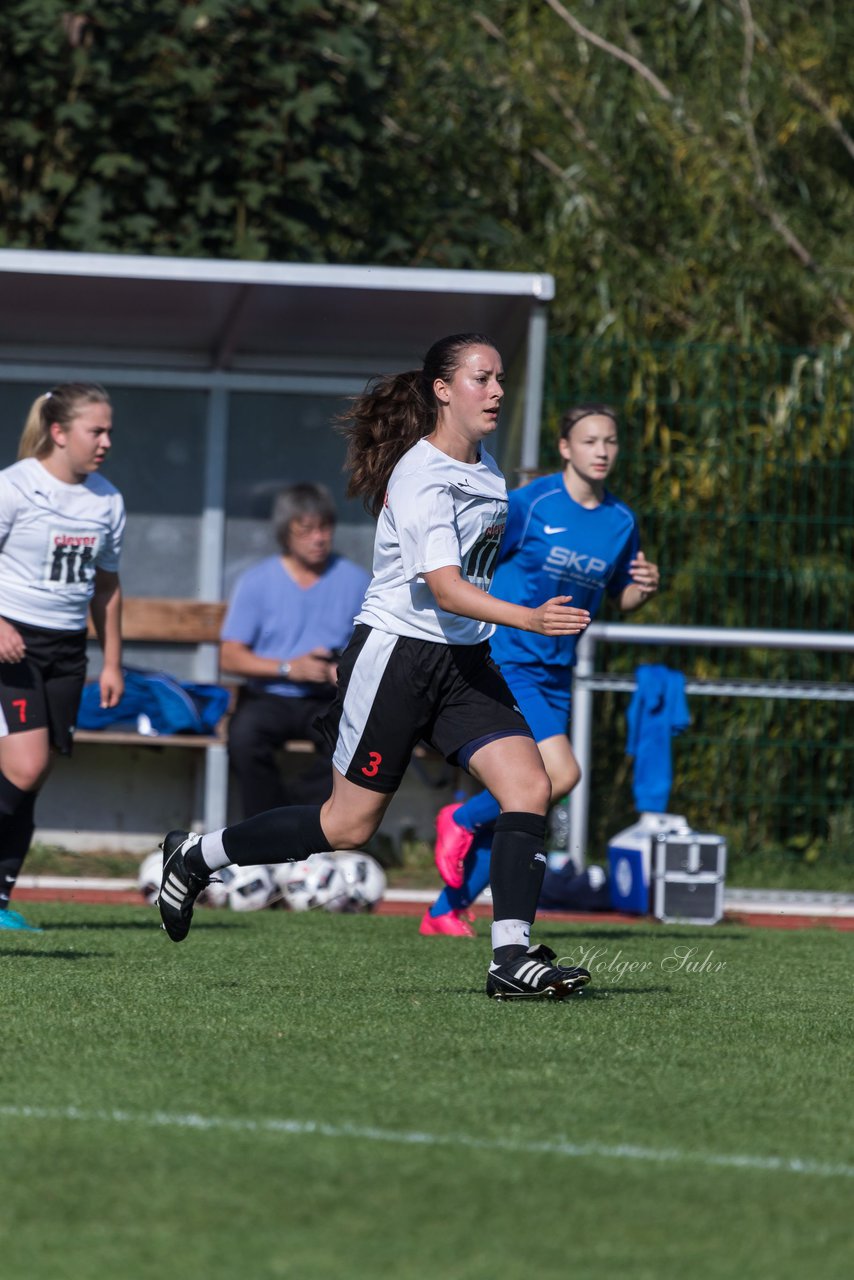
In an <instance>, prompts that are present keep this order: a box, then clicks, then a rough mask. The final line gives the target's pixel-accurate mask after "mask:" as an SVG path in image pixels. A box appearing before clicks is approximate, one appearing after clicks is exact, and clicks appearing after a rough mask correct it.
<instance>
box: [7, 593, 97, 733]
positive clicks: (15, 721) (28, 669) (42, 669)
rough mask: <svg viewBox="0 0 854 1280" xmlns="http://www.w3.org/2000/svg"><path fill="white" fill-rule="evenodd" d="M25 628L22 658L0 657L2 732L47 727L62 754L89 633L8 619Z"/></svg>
mask: <svg viewBox="0 0 854 1280" xmlns="http://www.w3.org/2000/svg"><path fill="white" fill-rule="evenodd" d="M6 621H7V622H9V623H11V625H12V626H13V627H15V629H16V630H17V631H19V632H20V633H21V636H22V638H23V641H24V644H25V645H26V649H27V652H26V654H25V656H24V658H23V659H22V660H21V662H0V737H5V736H6V735H7V734H10V733H23V732H25V731H26V730H27V729H47V730H48V732H49V736H50V741H51V743H52V744H53V746H55V747H56V749H57V751H59V752H61V753H62V755H70V753H71V737H72V733H73V730H74V724H75V721H76V720H77V711H78V708H79V706H80V695H81V693H82V692H83V684H84V681H85V679H86V632H85V631H52V630H49V629H48V628H47V627H31V626H29V625H28V624H27V623H25V622H16V621H15V619H14V618H7V619H6Z"/></svg>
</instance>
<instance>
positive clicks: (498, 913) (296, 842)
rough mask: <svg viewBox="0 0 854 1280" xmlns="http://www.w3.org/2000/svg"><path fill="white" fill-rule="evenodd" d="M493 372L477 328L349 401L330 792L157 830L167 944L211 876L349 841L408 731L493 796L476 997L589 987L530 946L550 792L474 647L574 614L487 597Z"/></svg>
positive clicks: (492, 530)
mask: <svg viewBox="0 0 854 1280" xmlns="http://www.w3.org/2000/svg"><path fill="white" fill-rule="evenodd" d="M503 378H504V372H503V369H502V364H501V357H500V356H499V354H498V352H497V351H496V349H495V347H494V345H493V344H492V342H490V340H489V339H488V338H486V337H483V336H481V335H479V334H456V335H453V336H451V337H448V338H443V339H441V340H440V341H439V342H437V343H435V344H434V345H433V346H432V347H431V349H430V350H429V351H428V353H427V356H426V358H425V360H424V366H423V368H422V369H420V370H417V371H415V372H410V373H404V374H398V375H396V376H390V377H386V378H382V379H380V380H379V381H378V382H377V383H375V384H374V385H373V386H372V387H370V388H369V389H368V390H367V391H366V392H365V394H364V395H363V396H361V397H360V398H359V399H357V400H356V401H355V402H354V404H353V406H352V409H351V412H350V414H349V415H348V416H347V419H346V432H347V435H348V467H349V471H350V484H349V490H348V492H349V494H350V495H357V496H360V497H362V498H363V500H364V501H365V504H366V506H367V507H368V509H369V510H371V511H372V512H373V513H374V514H376V515H378V517H379V518H378V522H377V532H376V541H375V548H374V565H373V578H372V581H371V584H370V586H369V587H368V591H367V594H366V596H365V600H364V603H363V605H362V608H361V611H360V612H359V614H358V615H357V617H356V626H355V629H354V632H353V636H352V639H351V640H350V643H349V645H348V647H347V649H346V650H345V652H344V654H343V656H342V658H341V661H340V663H339V667H338V680H339V684H338V693H337V696H336V699H335V701H334V703H333V705H332V708H331V710H330V711H329V712H328V714H327V716H326V718H325V725H326V730H327V732H328V734H329V736H330V739H331V740H334V742H335V751H334V756H333V778H332V795H331V796H330V798H329V799H328V800H327V801H326V802H325V803H324V804H323V805H321V806H308V805H306V806H288V807H285V808H280V809H272V810H269V811H267V812H266V813H263V814H258V815H256V816H255V817H253V818H249V819H247V820H246V821H245V822H241V823H238V824H236V825H234V826H230V827H226V828H225V829H224V830H221V831H214V832H209V833H207V834H206V835H203V836H199V835H196V834H195V833H189V832H186V831H172V832H170V833H169V834H168V835H167V836H166V839H165V840H164V842H163V851H164V867H163V882H162V887H161V891H160V899H159V904H160V914H161V917H162V920H163V926H164V928H165V929H166V931H167V933H168V934H169V937H170V938H171V939H172V940H173V941H174V942H180V941H181V940H182V939H183V938H185V937H186V935H187V932H188V930H189V928H190V922H191V917H192V911H193V903H194V901H195V899H196V897H197V895H198V894H199V893H200V892H201V890H202V889H203V888H204V887H205V885H207V884H208V882H209V880H210V878H211V876H212V875H213V873H215V872H216V870H217V869H218V868H220V867H223V866H226V865H228V864H229V863H238V864H253V863H257V862H258V860H259V858H260V859H261V860H262V861H269V862H276V861H299V860H301V859H304V858H307V857H308V856H309V855H310V854H312V853H317V852H321V851H331V850H332V849H355V848H359V847H360V846H361V845H363V844H364V843H365V842H366V841H367V840H369V839H370V837H371V836H372V835H373V833H374V832H375V831H376V829H377V827H378V826H379V824H380V821H381V819H382V816H383V814H384V812H385V810H386V808H387V807H388V804H389V802H390V800H391V798H392V796H393V794H394V792H395V791H396V790H397V788H398V787H399V785H400V782H401V779H402V778H403V774H404V772H405V770H406V767H407V765H408V763H409V760H410V757H411V755H412V751H413V748H414V747H415V745H416V743H417V742H419V741H420V740H422V739H423V740H425V741H427V742H429V743H431V744H432V745H433V746H434V747H436V749H437V750H439V751H440V752H441V753H442V754H443V755H444V756H445V757H446V758H447V759H448V760H449V761H451V762H453V763H456V764H460V765H461V766H462V767H463V768H465V769H467V770H469V772H471V773H472V774H473V775H474V777H475V778H477V779H478V781H479V782H480V783H481V784H482V785H483V786H485V787H488V788H489V790H490V791H491V792H492V794H493V795H495V796H496V798H497V800H498V803H499V806H500V810H501V812H500V816H499V817H498V820H497V822H496V824H495V839H494V841H493V849H492V886H493V903H494V922H493V926H492V944H493V961H492V964H491V965H490V966H489V972H488V976H487V994H488V995H490V996H493V997H496V998H499V999H505V998H515V999H518V998H528V999H531V998H533V999H542V998H549V999H563V998H564V997H565V996H568V995H571V994H572V993H573V992H575V991H577V990H578V989H579V988H580V987H582V986H583V985H584V984H585V983H586V982H588V981H589V978H590V975H589V973H588V972H587V971H586V970H585V969H580V968H567V967H565V966H560V965H557V964H554V963H553V961H554V960H555V955H554V952H552V951H550V950H549V949H548V948H547V947H543V946H540V947H531V946H530V930H531V923H532V921H533V919H534V914H535V912H536V907H537V898H538V896H539V891H540V885H541V883H542V878H543V871H544V868H545V853H544V851H543V845H544V839H545V814H546V811H547V809H548V806H549V800H550V796H551V785H550V783H549V779H548V774H547V773H546V770H545V768H544V767H543V762H542V758H541V756H540V753H539V752H538V750H537V747H536V744H535V742H534V740H533V738H532V736H531V732H530V730H529V728H528V726H527V724H526V723H525V720H524V719H523V717H522V715H521V714H520V712H519V710H518V708H517V706H516V705H515V701H514V699H513V696H512V694H511V693H510V692H509V690H508V688H507V686H506V684H505V683H504V680H503V679H502V677H501V675H500V673H499V671H498V669H497V668H496V667H495V665H494V664H493V662H492V659H491V657H490V653H489V644H488V640H489V637H490V635H491V634H492V632H493V630H494V627H495V624H496V623H503V624H504V625H505V626H510V627H519V628H521V629H522V630H525V631H536V632H538V633H539V634H541V635H544V636H568V635H576V634H577V633H578V632H579V631H581V630H583V628H584V627H585V626H586V625H587V622H588V620H589V615H588V613H587V611H586V610H584V609H576V608H572V607H569V603H568V602H569V600H570V597H569V596H567V595H558V596H554V597H552V598H550V599H548V600H546V601H545V603H542V604H538V605H536V606H533V607H528V606H523V605H517V604H509V603H508V602H506V601H504V600H499V599H496V598H495V597H494V596H491V595H489V594H488V589H489V585H490V581H491V578H492V572H493V569H494V566H495V561H496V558H497V554H498V547H499V543H500V541H501V537H502V535H503V533H504V526H505V523H506V518H507V491H506V487H505V484H504V478H503V476H502V475H501V472H500V471H499V470H498V467H497V466H496V464H495V462H494V461H493V459H492V458H491V457H490V455H489V454H488V453H487V451H486V449H485V448H484V447H483V445H484V441H486V440H487V439H489V437H490V436H492V435H493V434H494V433H495V430H496V427H497V425H498V416H499V411H500V408H501V401H502V398H503V395H504V390H503V386H502V383H503ZM285 850H286V851H287V856H286V857H283V851H285Z"/></svg>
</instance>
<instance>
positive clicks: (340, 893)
mask: <svg viewBox="0 0 854 1280" xmlns="http://www.w3.org/2000/svg"><path fill="white" fill-rule="evenodd" d="M274 874H275V877H276V884H277V886H278V888H279V892H280V893H281V895H282V900H283V902H284V903H285V906H286V907H288V908H289V909H290V910H291V911H316V910H318V909H323V910H325V911H346V910H347V904H348V902H349V899H350V895H349V891H348V889H347V882H346V880H345V879H344V875H343V872H342V871H341V869H340V867H339V866H338V860H337V858H333V857H331V856H330V854H328V853H313V854H312V855H311V857H310V858H306V859H305V861H304V862H281V863H279V864H278V865H277V866H276V867H275V868H274Z"/></svg>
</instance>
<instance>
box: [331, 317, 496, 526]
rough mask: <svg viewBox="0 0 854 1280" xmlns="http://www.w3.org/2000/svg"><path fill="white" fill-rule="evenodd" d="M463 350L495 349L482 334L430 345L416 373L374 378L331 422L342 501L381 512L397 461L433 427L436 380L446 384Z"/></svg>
mask: <svg viewBox="0 0 854 1280" xmlns="http://www.w3.org/2000/svg"><path fill="white" fill-rule="evenodd" d="M469 347H493V348H494V347H495V343H494V342H493V341H492V339H491V338H487V337H486V336H485V335H484V334H482V333H453V334H451V335H450V336H449V337H447V338H440V339H439V341H438V342H434V343H433V345H432V347H431V348H430V350H429V351H428V352H427V354H426V356H425V357H424V363H423V365H422V367H421V368H420V369H410V370H408V371H407V372H406V373H394V374H388V375H386V376H384V377H380V378H375V379H373V381H372V382H370V383H369V384H368V386H367V387H366V389H365V390H364V391H363V392H362V394H361V395H360V396H356V397H355V399H354V400H353V401H352V403H351V405H350V408H349V410H348V411H347V412H346V413H342V414H340V415H339V417H338V418H337V419H336V425H337V427H338V430H339V431H341V433H342V434H343V435H344V436H345V438H346V440H347V458H346V461H345V463H344V468H345V470H346V471H348V472H349V473H350V479H349V481H348V484H347V497H348V498H361V499H362V502H363V503H364V506H365V510H366V511H369V512H370V513H371V515H372V516H378V515H379V513H380V511H382V506H383V500H384V498H385V492H386V488H387V487H388V482H389V477H390V476H391V473H392V471H394V468H395V467H396V466H397V464H398V462H399V461H400V459H401V458H402V457H403V455H404V454H405V453H406V451H407V449H411V448H412V446H413V445H414V444H417V442H418V441H419V440H420V439H422V437H423V436H427V435H429V434H430V432H431V431H432V430H433V428H434V427H435V425H436V415H437V406H438V401H437V400H436V396H435V394H434V392H433V383H434V382H435V381H436V379H437V378H441V379H442V380H443V381H444V382H450V381H451V379H452V378H453V376H454V374H455V373H456V371H457V369H458V368H459V367H460V364H461V363H462V359H463V353H464V352H466V351H467V350H468V349H469Z"/></svg>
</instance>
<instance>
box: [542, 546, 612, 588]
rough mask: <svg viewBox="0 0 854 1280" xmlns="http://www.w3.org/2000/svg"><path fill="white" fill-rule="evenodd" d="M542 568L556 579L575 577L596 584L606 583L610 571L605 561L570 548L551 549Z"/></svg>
mask: <svg viewBox="0 0 854 1280" xmlns="http://www.w3.org/2000/svg"><path fill="white" fill-rule="evenodd" d="M543 568H544V569H545V571H546V573H551V574H553V575H555V576H558V577H562V578H563V577H567V578H571V577H575V578H580V579H581V580H582V581H584V582H594V583H597V584H601V583H604V582H607V580H608V578H609V577H610V571H611V566H610V565H609V564H608V561H607V560H600V559H599V558H598V557H597V556H591V555H586V554H583V553H581V552H578V551H573V550H572V548H571V547H552V548H551V550H550V551H549V554H548V556H547V557H546V560H545V563H544V564H543Z"/></svg>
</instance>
